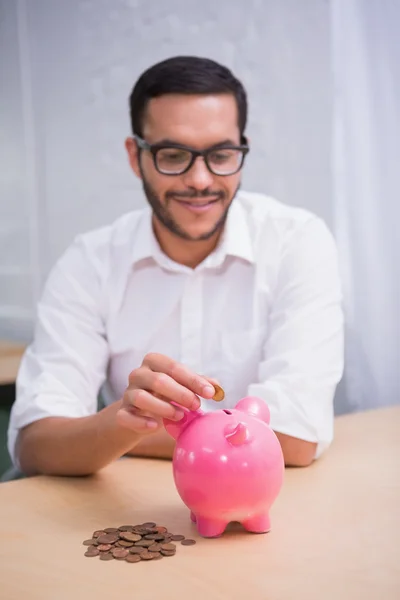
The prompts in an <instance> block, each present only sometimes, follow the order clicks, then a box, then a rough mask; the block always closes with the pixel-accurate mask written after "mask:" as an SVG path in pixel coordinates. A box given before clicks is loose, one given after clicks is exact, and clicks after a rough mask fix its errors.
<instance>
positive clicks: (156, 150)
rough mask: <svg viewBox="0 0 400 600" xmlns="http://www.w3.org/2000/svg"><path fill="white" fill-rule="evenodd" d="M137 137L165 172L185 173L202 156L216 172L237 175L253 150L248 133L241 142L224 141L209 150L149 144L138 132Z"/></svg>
mask: <svg viewBox="0 0 400 600" xmlns="http://www.w3.org/2000/svg"><path fill="white" fill-rule="evenodd" d="M134 139H135V140H136V143H137V145H138V147H139V148H141V149H142V150H148V151H149V152H150V153H151V155H152V157H153V162H154V166H155V168H156V169H157V171H158V172H159V173H161V174H162V175H183V173H186V172H187V171H189V169H190V168H191V167H192V165H193V163H194V161H195V160H196V159H197V158H198V157H199V156H201V157H202V158H203V159H204V162H205V164H206V166H207V168H208V170H209V171H210V172H211V173H213V174H214V175H219V176H226V175H234V174H235V173H237V172H238V171H240V169H241V168H242V167H243V163H244V159H245V156H246V154H247V153H248V152H249V150H250V148H249V146H248V145H247V139H246V138H245V137H244V136H242V140H241V142H242V143H241V144H240V145H239V146H231V145H226V144H222V145H218V146H213V147H211V148H207V149H206V150H194V149H193V148H188V147H187V146H181V145H179V144H149V143H147V142H146V141H145V140H143V139H142V138H141V137H139V136H138V135H134Z"/></svg>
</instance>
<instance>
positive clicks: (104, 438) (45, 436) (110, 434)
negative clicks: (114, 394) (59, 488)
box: [17, 401, 142, 475]
mask: <svg viewBox="0 0 400 600" xmlns="http://www.w3.org/2000/svg"><path fill="white" fill-rule="evenodd" d="M120 407H121V401H119V402H115V403H114V404H112V405H111V406H108V407H106V408H104V409H103V410H101V411H100V412H98V413H96V414H94V415H91V416H88V417H81V418H61V417H49V418H46V419H42V420H40V421H36V422H35V423H32V424H31V425H28V426H27V427H26V428H24V429H23V430H22V431H21V432H20V435H19V438H18V442H17V454H18V457H19V461H20V464H21V469H22V471H23V472H24V473H25V474H27V475H36V474H40V473H42V474H47V475H89V474H91V473H94V472H96V471H98V470H99V469H101V468H102V467H104V466H106V465H107V464H108V463H110V462H112V461H113V460H116V459H117V458H119V457H120V456H122V455H123V454H125V453H126V452H127V451H128V450H129V449H131V448H132V447H133V446H134V445H135V444H136V443H138V442H139V441H140V439H141V438H142V436H141V435H139V434H137V433H135V432H133V431H130V430H128V429H126V428H124V427H121V426H120V425H118V424H117V422H116V418H115V416H116V413H117V411H118V410H119V408H120Z"/></svg>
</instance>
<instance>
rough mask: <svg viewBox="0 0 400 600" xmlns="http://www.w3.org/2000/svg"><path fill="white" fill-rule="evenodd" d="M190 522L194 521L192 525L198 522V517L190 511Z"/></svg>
mask: <svg viewBox="0 0 400 600" xmlns="http://www.w3.org/2000/svg"><path fill="white" fill-rule="evenodd" d="M190 520H191V521H192V523H196V521H197V519H196V515H195V514H194V512H193V511H192V510H191V511H190Z"/></svg>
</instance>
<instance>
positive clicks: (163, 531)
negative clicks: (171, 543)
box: [153, 525, 168, 533]
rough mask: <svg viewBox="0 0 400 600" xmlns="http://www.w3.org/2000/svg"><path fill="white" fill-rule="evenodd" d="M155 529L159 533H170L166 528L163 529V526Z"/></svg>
mask: <svg viewBox="0 0 400 600" xmlns="http://www.w3.org/2000/svg"><path fill="white" fill-rule="evenodd" d="M153 529H155V530H156V532H157V533H167V531H168V530H167V528H166V527H162V526H161V525H156V527H154V528H153Z"/></svg>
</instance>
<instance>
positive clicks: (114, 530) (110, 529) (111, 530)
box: [104, 527, 118, 533]
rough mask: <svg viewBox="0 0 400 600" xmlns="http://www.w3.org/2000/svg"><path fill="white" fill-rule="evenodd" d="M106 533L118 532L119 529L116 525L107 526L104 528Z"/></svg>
mask: <svg viewBox="0 0 400 600" xmlns="http://www.w3.org/2000/svg"><path fill="white" fill-rule="evenodd" d="M104 533H118V529H117V528H116V527H107V528H106V529H104Z"/></svg>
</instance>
